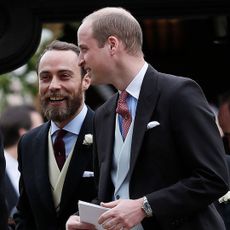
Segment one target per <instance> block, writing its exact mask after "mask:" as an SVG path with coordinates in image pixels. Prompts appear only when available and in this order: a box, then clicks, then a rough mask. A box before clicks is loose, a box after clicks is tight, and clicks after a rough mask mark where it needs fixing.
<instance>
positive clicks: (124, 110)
mask: <svg viewBox="0 0 230 230" xmlns="http://www.w3.org/2000/svg"><path fill="white" fill-rule="evenodd" d="M127 97H128V93H127V92H126V91H125V90H124V91H122V92H121V94H120V96H119V99H118V102H117V108H116V112H117V113H119V114H120V115H121V116H122V134H123V135H122V136H123V139H124V140H125V138H126V135H127V133H128V131H129V127H130V124H131V122H132V116H131V114H130V112H129V108H128V104H127V102H126V99H127Z"/></svg>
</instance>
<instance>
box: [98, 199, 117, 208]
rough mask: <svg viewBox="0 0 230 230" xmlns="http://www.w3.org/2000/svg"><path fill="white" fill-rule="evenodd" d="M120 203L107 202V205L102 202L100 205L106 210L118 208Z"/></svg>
mask: <svg viewBox="0 0 230 230" xmlns="http://www.w3.org/2000/svg"><path fill="white" fill-rule="evenodd" d="M118 203H119V201H118V200H115V201H111V202H107V203H104V202H101V203H100V205H101V206H102V207H105V208H113V207H115V206H117V205H118Z"/></svg>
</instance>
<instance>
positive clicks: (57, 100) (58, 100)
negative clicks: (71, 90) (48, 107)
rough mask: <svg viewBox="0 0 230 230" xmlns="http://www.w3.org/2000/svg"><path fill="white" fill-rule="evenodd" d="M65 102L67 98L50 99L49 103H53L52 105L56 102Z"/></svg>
mask: <svg viewBox="0 0 230 230" xmlns="http://www.w3.org/2000/svg"><path fill="white" fill-rule="evenodd" d="M64 100H65V98H64V97H57V96H56V97H50V98H49V101H50V102H51V103H55V102H62V101H64Z"/></svg>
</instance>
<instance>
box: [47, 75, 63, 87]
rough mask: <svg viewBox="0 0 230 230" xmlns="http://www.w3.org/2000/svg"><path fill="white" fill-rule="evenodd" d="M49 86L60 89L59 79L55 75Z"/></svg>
mask: <svg viewBox="0 0 230 230" xmlns="http://www.w3.org/2000/svg"><path fill="white" fill-rule="evenodd" d="M49 88H50V89H51V90H53V89H60V88H61V81H60V80H59V79H58V78H57V77H53V78H52V81H51V82H50V86H49Z"/></svg>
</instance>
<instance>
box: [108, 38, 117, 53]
mask: <svg viewBox="0 0 230 230" xmlns="http://www.w3.org/2000/svg"><path fill="white" fill-rule="evenodd" d="M107 42H108V46H109V48H110V52H111V54H114V53H115V52H116V50H117V47H118V45H119V40H118V39H117V37H115V36H109V37H108V39H107Z"/></svg>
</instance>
